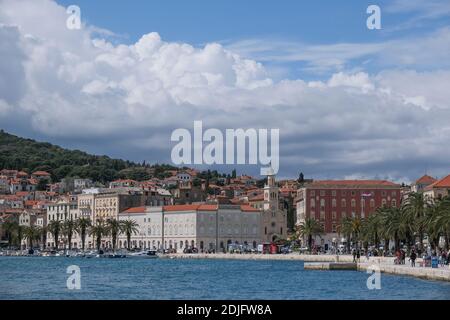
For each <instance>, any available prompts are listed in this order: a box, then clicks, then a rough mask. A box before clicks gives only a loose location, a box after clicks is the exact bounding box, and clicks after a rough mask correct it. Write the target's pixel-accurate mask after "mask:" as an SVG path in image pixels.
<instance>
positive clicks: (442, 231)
mask: <svg viewBox="0 0 450 320" xmlns="http://www.w3.org/2000/svg"><path fill="white" fill-rule="evenodd" d="M337 227H338V228H337V231H338V233H339V234H340V235H342V236H344V237H345V238H346V243H347V252H349V251H350V246H351V243H353V244H354V245H355V246H358V245H360V244H361V245H362V246H363V247H364V248H365V249H366V250H367V248H368V247H369V246H370V245H374V246H375V247H376V248H379V247H380V244H383V246H384V250H385V251H387V250H388V249H389V242H390V241H391V240H393V242H394V249H395V251H397V250H399V249H400V246H401V244H402V243H403V244H404V245H406V246H407V248H408V250H409V249H411V248H413V247H415V246H416V244H417V246H418V248H417V249H420V250H421V251H422V250H423V248H424V239H425V237H426V236H427V237H428V243H429V244H430V246H431V248H432V249H433V250H437V249H439V240H440V239H441V237H442V238H443V239H444V249H445V250H448V249H449V245H450V243H449V239H450V196H446V197H443V198H440V199H436V200H433V199H430V198H428V197H426V196H424V195H423V194H422V193H410V194H409V196H408V197H407V198H406V200H405V201H403V203H402V204H401V205H400V207H381V208H378V209H377V212H376V214H371V215H369V217H367V218H365V219H364V218H360V217H345V218H343V219H342V221H341V222H340V224H339V225H338V226H337ZM323 232H324V230H323V228H322V226H321V225H320V223H319V222H318V221H317V220H315V219H311V218H307V219H305V221H303V222H302V223H301V224H300V225H299V226H298V228H297V230H296V237H301V238H303V239H306V241H307V245H308V250H309V251H311V247H312V242H313V239H314V238H316V237H318V236H319V237H320V236H321V235H322V234H323Z"/></svg>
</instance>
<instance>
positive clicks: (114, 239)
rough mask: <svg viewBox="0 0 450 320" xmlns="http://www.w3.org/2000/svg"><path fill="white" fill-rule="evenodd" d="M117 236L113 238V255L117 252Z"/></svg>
mask: <svg viewBox="0 0 450 320" xmlns="http://www.w3.org/2000/svg"><path fill="white" fill-rule="evenodd" d="M116 238H117V236H116V235H113V236H112V246H113V253H115V252H116V241H117V239H116Z"/></svg>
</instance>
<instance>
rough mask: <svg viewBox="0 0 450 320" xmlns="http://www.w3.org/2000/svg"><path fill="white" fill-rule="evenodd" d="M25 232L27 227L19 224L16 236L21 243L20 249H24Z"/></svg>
mask: <svg viewBox="0 0 450 320" xmlns="http://www.w3.org/2000/svg"><path fill="white" fill-rule="evenodd" d="M24 232H25V227H24V226H21V225H18V226H17V228H16V238H17V242H18V243H19V248H20V250H22V240H23V237H24Z"/></svg>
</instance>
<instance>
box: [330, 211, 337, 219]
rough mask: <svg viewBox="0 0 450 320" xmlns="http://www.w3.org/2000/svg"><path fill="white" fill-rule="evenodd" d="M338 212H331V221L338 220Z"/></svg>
mask: <svg viewBox="0 0 450 320" xmlns="http://www.w3.org/2000/svg"><path fill="white" fill-rule="evenodd" d="M336 217H337V215H336V211H333V212H331V219H333V220H336Z"/></svg>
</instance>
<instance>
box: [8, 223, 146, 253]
mask: <svg viewBox="0 0 450 320" xmlns="http://www.w3.org/2000/svg"><path fill="white" fill-rule="evenodd" d="M2 229H3V230H4V232H5V234H6V237H7V240H8V246H9V247H10V248H11V247H12V246H13V245H14V244H17V245H19V246H20V245H21V243H22V240H26V243H27V246H29V248H33V247H34V244H35V243H39V242H40V243H42V247H43V248H45V247H46V242H47V233H50V234H51V235H52V236H53V239H54V249H55V250H58V249H59V242H60V240H61V239H63V240H65V241H66V242H67V244H68V249H69V250H72V239H73V238H74V236H75V234H78V235H79V236H80V238H81V249H82V250H83V251H84V250H85V243H86V238H87V236H88V235H89V236H92V237H93V238H94V240H95V244H96V248H97V250H98V251H99V250H100V247H101V243H102V239H103V238H104V237H111V240H112V246H113V250H116V247H117V239H118V237H119V235H120V234H125V235H126V237H127V248H128V250H130V248H131V247H130V245H131V236H132V234H136V233H138V232H139V229H138V224H137V223H136V221H134V220H123V221H118V220H116V219H107V220H106V221H104V220H97V221H96V222H95V223H92V221H91V220H90V219H89V218H84V217H81V218H78V219H76V220H72V219H70V220H65V221H59V220H52V221H50V222H49V223H48V225H47V226H45V227H41V226H36V225H32V226H21V225H19V224H18V223H17V222H15V221H6V222H4V223H3V225H2Z"/></svg>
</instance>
